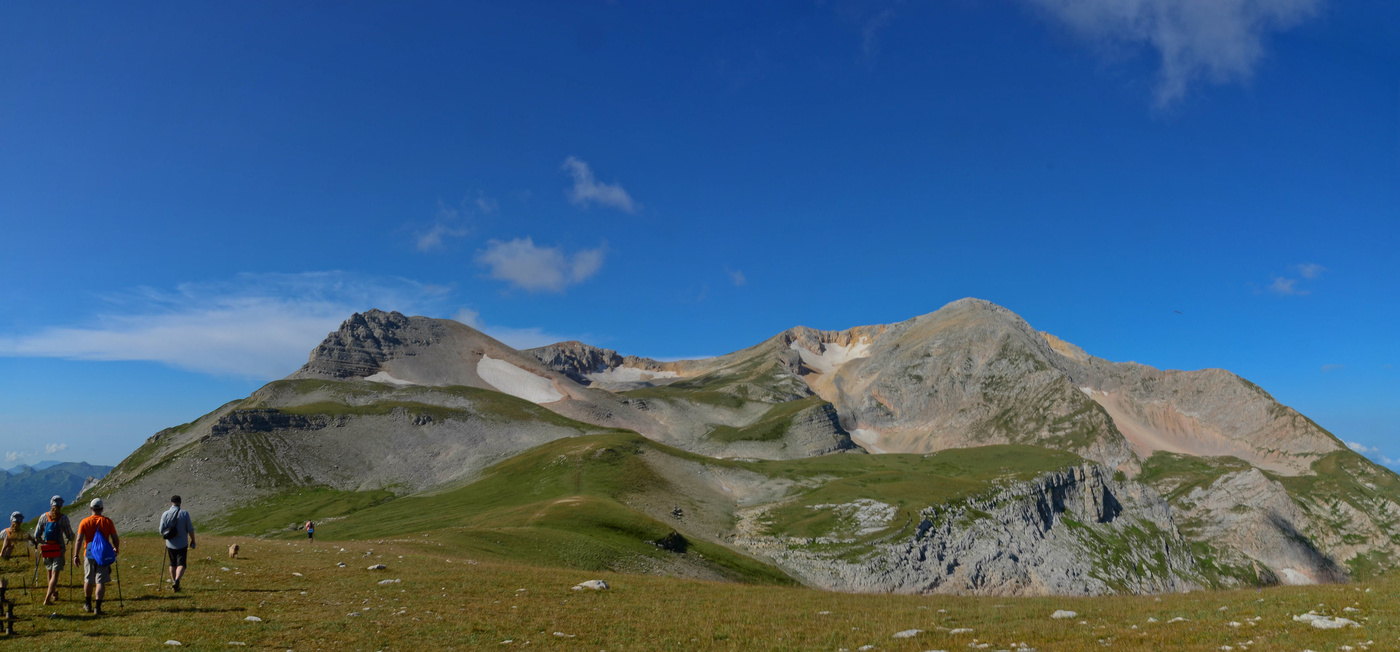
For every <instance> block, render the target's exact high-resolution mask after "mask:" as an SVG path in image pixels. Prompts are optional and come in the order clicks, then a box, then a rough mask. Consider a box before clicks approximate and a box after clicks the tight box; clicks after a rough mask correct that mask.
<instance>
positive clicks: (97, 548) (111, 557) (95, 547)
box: [87, 530, 117, 566]
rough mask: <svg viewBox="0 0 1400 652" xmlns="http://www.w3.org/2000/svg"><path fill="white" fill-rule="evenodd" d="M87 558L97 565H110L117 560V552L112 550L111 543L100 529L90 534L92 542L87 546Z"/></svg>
mask: <svg viewBox="0 0 1400 652" xmlns="http://www.w3.org/2000/svg"><path fill="white" fill-rule="evenodd" d="M87 558H88V559H91V560H92V561H93V563H95V564H97V565H98V566H110V565H111V564H112V562H115V561H116V560H117V553H116V552H113V551H112V544H111V543H108V542H107V537H105V536H103V535H102V530H98V531H97V533H96V534H94V535H92V543H89V544H88V546H87Z"/></svg>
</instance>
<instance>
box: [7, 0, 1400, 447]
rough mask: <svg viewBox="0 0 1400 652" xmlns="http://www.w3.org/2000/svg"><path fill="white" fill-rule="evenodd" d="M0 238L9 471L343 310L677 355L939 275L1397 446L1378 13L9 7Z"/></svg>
mask: <svg viewBox="0 0 1400 652" xmlns="http://www.w3.org/2000/svg"><path fill="white" fill-rule="evenodd" d="M755 4H757V5H760V6H754V5H755ZM0 233H2V234H3V236H4V243H5V247H4V252H5V255H4V256H0V305H3V306H5V307H6V308H7V309H6V310H5V311H4V313H3V317H0V452H3V453H5V454H6V461H7V462H9V463H8V464H5V466H9V465H12V464H14V463H19V462H34V461H38V460H40V459H71V460H79V459H81V460H86V461H90V462H94V463H108V464H111V463H115V462H117V461H119V460H120V459H121V458H122V457H124V456H125V455H126V454H127V453H129V452H130V451H131V450H132V449H134V448H135V447H136V446H137V445H139V444H140V443H141V441H143V440H144V438H145V437H148V436H149V435H151V434H152V433H154V432H155V431H157V430H159V429H160V428H163V427H167V426H170V425H175V424H178V423H182V422H185V421H189V420H191V419H193V418H195V417H197V416H199V415H200V414H203V413H205V412H208V411H210V410H212V409H214V408H215V407H217V406H219V405H221V404H222V403H224V402H226V401H229V400H232V399H235V398H239V397H241V396H246V395H247V394H248V393H249V392H250V391H252V390H253V389H255V388H256V387H258V386H259V385H261V384H262V383H264V382H266V381H267V380H269V379H273V378H277V377H281V376H283V375H286V374H288V373H290V372H292V371H294V370H295V369H296V368H297V367H298V366H300V364H301V363H302V362H304V361H305V357H306V354H307V353H308V352H309V351H310V349H311V348H312V347H314V346H315V345H316V344H317V343H318V342H319V341H320V339H321V338H322V337H324V335H325V333H327V332H328V331H330V330H333V329H334V328H335V327H336V326H337V325H338V323H339V322H340V321H341V320H342V319H344V318H345V317H346V316H348V314H349V313H350V312H352V311H356V310H363V309H367V308H370V307H380V308H385V309H398V310H401V311H405V312H410V313H417V314H426V315H431V316H438V317H456V318H459V319H462V320H464V321H468V322H470V323H473V324H474V325H477V326H479V327H481V328H483V329H485V330H486V331H487V332H489V333H492V334H494V335H496V336H498V337H500V338H502V339H503V340H505V341H507V342H508V343H511V344H515V345H520V346H529V345H539V344H543V343H546V342H548V341H553V340H556V339H566V338H577V339H584V340H586V341H589V342H591V343H594V344H599V345H603V346H608V347H612V348H616V349H618V350H620V351H622V352H624V353H635V354H640V355H649V356H656V357H668V358H674V357H690V356H702V355H713V354H720V353H725V352H728V351H731V350H734V349H737V348H741V347H744V346H748V345H751V344H753V343H756V342H758V341H760V340H762V339H763V338H766V337H768V336H770V335H772V334H774V333H776V332H778V331H780V330H782V329H784V328H788V327H790V326H794V325H798V324H803V325H808V326H814V327H820V328H845V327H849V326H854V325H859V324H870V323H885V322H893V321H899V320H903V319H907V318H909V317H912V316H915V315H918V314H922V313H926V312H930V311H933V310H935V309H937V308H938V307H939V306H941V305H943V304H944V303H947V302H948V301H952V300H955V299H958V298H961V297H964V296H976V297H981V298H985V299H988V300H991V301H995V302H997V303H1000V304H1002V305H1005V306H1007V307H1009V308H1011V309H1012V310H1015V311H1016V312H1018V313H1019V314H1021V315H1022V316H1023V317H1025V318H1026V319H1027V320H1029V321H1030V323H1031V324H1033V325H1034V326H1036V327H1037V328H1040V329H1042V330H1046V331H1049V332H1052V333H1055V334H1056V335H1059V336H1061V337H1063V338H1065V339H1067V340H1069V341H1072V342H1075V343H1077V344H1079V345H1081V346H1083V347H1084V348H1085V349H1086V350H1088V351H1089V352H1091V353H1093V354H1096V355H1099V356H1101V357H1105V358H1109V359H1113V360H1136V361H1139V362H1143V363H1147V364H1151V365H1154V366H1158V367H1163V368H1181V369H1196V368H1202V367H1224V368H1227V369H1230V370H1232V371H1234V372H1236V373H1239V374H1241V375H1243V376H1245V377H1246V378H1249V379H1251V380H1253V381H1255V382H1257V383H1258V384H1260V385H1261V386H1263V387H1265V388H1266V389H1268V390H1269V391H1270V392H1272V393H1273V394H1274V395H1275V396H1276V397H1278V398H1279V399H1280V400H1282V401H1284V402H1285V403H1288V404H1289V405H1292V406H1294V407H1296V408H1298V409H1300V410H1301V411H1303V412H1304V413H1305V414H1308V415H1309V416H1311V417H1313V418H1314V419H1315V420H1317V421H1318V422H1319V423H1321V424H1322V425H1323V426H1325V427H1327V428H1329V429H1330V430H1332V431H1333V432H1334V433H1336V434H1337V435H1338V436H1340V437H1342V438H1343V439H1345V440H1347V441H1352V442H1356V443H1357V444H1358V445H1361V446H1364V447H1367V449H1366V452H1368V454H1370V455H1372V456H1373V457H1374V458H1376V459H1381V460H1384V459H1387V458H1390V457H1396V458H1400V400H1397V399H1400V369H1397V368H1396V365H1400V344H1397V340H1396V337H1395V333H1396V327H1395V324H1396V323H1400V302H1397V300H1396V297H1397V296H1400V272H1397V270H1396V266H1397V262H1400V259H1397V254H1396V249H1397V245H1400V5H1398V4H1396V3H1389V2H1349V3H1342V2H1338V1H1336V0H1219V1H1218V2H1210V3H1202V2H1193V1H1189V0H1140V1H1138V2H1134V3H1121V2H1116V1H1113V0H987V1H983V2H973V1H971V0H956V1H952V2H941V1H940V2H934V1H931V0H930V1H923V2H920V1H916V0H906V1H903V2H887V3H884V2H879V1H875V0H872V1H869V2H845V1H842V0H828V1H826V2H781V3H742V2H741V3H713V2H707V3H699V2H669V3H643V2H632V1H628V0H619V1H617V2H591V1H581V2H560V3H539V2H527V1H521V2H510V3H467V2H451V3H439V4H435V3H420V4H415V5H414V6H413V7H412V8H411V9H405V8H402V7H399V6H394V5H392V4H390V3H329V2H327V3H293V4H288V3H257V2H244V3H235V4H229V3H223V4H216V3H140V4H138V5H137V6H119V5H114V4H99V3H62V4H54V3H11V4H6V5H4V6H3V7H0ZM1175 311H1180V314H1178V313H1177V312H1175Z"/></svg>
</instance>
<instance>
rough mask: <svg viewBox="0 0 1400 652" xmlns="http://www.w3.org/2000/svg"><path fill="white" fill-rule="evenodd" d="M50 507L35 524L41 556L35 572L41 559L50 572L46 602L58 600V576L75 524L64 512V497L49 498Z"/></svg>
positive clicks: (35, 533)
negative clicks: (71, 523) (72, 523)
mask: <svg viewBox="0 0 1400 652" xmlns="http://www.w3.org/2000/svg"><path fill="white" fill-rule="evenodd" d="M49 506H50V509H49V511H47V512H44V514H43V515H42V516H40V517H39V521H38V523H36V524H35V525H34V538H35V539H37V540H38V541H39V557H38V558H36V559H35V560H34V563H35V568H34V573H35V575H38V572H39V568H38V563H39V559H43V560H44V569H45V570H47V571H48V572H49V590H48V592H47V593H45V594H44V604H53V603H55V602H58V576H59V575H61V574H62V573H63V559H64V553H65V552H66V551H67V549H68V542H70V541H72V540H73V539H75V538H76V537H74V536H73V526H72V525H70V524H69V522H68V515H67V514H64V513H63V511H62V510H63V497H62V496H54V497H53V498H50V499H49Z"/></svg>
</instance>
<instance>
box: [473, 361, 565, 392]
mask: <svg viewBox="0 0 1400 652" xmlns="http://www.w3.org/2000/svg"><path fill="white" fill-rule="evenodd" d="M476 375H478V376H480V377H481V379H482V380H484V381H486V384H488V385H490V386H492V387H495V388H496V389H497V390H499V391H501V392H503V393H506V394H510V395H511V396H514V397H516V398H523V399H525V400H527V401H530V402H531V403H553V402H555V401H558V400H560V399H563V398H564V395H563V394H560V393H559V390H558V389H555V387H554V382H553V381H551V380H549V379H548V378H542V377H540V376H536V375H535V374H533V373H530V372H529V371H526V370H524V369H521V368H520V367H517V366H515V365H513V364H511V363H509V362H506V361H505V360H497V359H495V358H493V357H491V356H489V355H483V356H481V361H480V362H478V363H476Z"/></svg>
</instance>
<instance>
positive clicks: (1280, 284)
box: [1269, 276, 1309, 297]
mask: <svg viewBox="0 0 1400 652" xmlns="http://www.w3.org/2000/svg"><path fill="white" fill-rule="evenodd" d="M1269 291H1270V292H1273V293H1274V294H1277V295H1279V296H1284V297H1287V296H1294V295H1303V294H1308V293H1309V290H1302V289H1299V288H1298V279H1296V278H1284V277H1282V276H1275V277H1274V282H1273V283H1270V284H1269Z"/></svg>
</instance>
